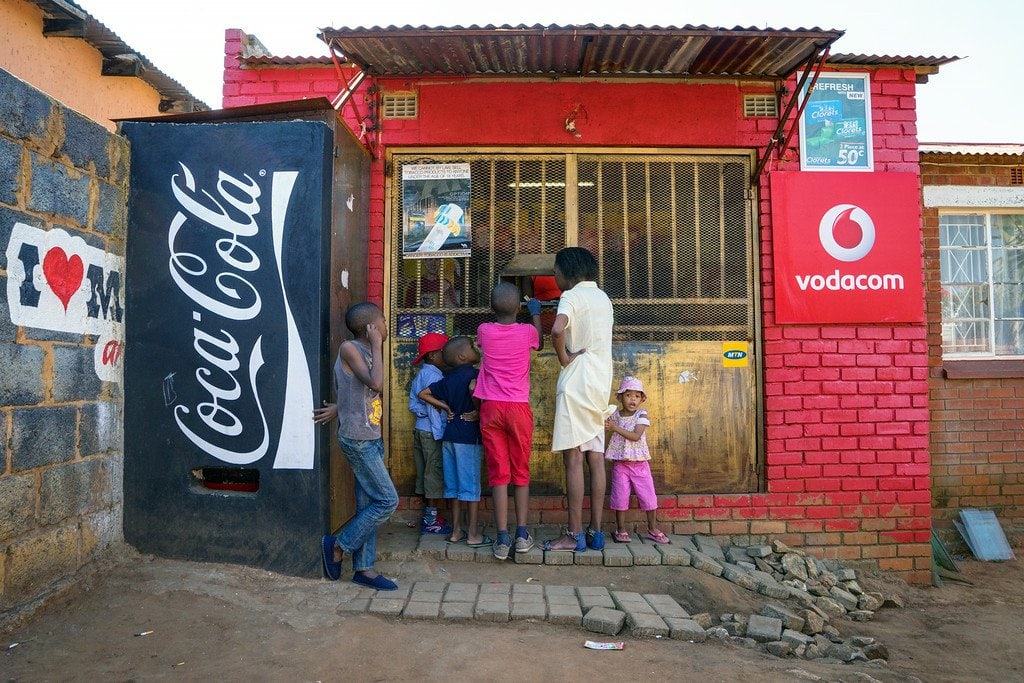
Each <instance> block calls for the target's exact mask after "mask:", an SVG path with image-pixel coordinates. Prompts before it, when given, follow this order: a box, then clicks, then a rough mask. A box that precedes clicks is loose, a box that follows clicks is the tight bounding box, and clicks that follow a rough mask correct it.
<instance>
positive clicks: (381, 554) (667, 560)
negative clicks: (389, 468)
mask: <svg viewBox="0 0 1024 683" xmlns="http://www.w3.org/2000/svg"><path fill="white" fill-rule="evenodd" d="M559 532H560V530H559V528H558V527H543V526H542V527H537V528H536V529H535V530H534V534H535V538H537V539H538V540H537V542H536V545H534V547H533V548H532V549H531V550H529V551H528V552H525V553H512V554H511V555H510V556H509V560H508V561H512V562H516V563H518V564H547V565H573V564H578V565H604V566H605V567H633V566H641V565H676V566H684V567H685V566H689V565H690V563H691V558H692V556H693V553H695V552H697V549H696V547H695V546H694V544H693V541H692V539H691V537H690V536H671V535H670V536H669V538H670V539H671V541H672V542H671V543H668V544H658V543H654V542H653V541H643V540H640V539H638V538H635V537H634V540H633V542H632V543H613V542H612V541H611V535H610V534H608V535H607V536H606V538H607V539H608V543H607V545H605V547H604V549H603V550H586V551H584V552H581V553H567V552H551V551H548V552H545V551H543V550H541V544H542V543H543V539H548V538H555V537H557V536H558V535H559ZM490 533H491V535H492V536H493V535H494V533H493V531H492V532H490ZM377 547H378V550H377V557H378V559H381V560H409V559H415V558H418V557H430V558H433V559H437V560H452V561H457V562H502V560H498V559H496V558H495V557H494V553H493V552H492V550H491V548H490V547H489V546H488V547H483V548H470V547H468V546H467V545H466V544H464V543H448V542H447V539H446V538H445V537H444V536H432V535H421V534H418V533H416V530H415V529H413V530H409V533H406V532H405V529H404V528H397V525H392V528H391V530H390V532H389V533H387V534H384V535H382V536H381V537H380V538H379V539H378V543H377Z"/></svg>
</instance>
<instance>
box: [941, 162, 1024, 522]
mask: <svg viewBox="0 0 1024 683" xmlns="http://www.w3.org/2000/svg"><path fill="white" fill-rule="evenodd" d="M1022 175H1024V155H1007V154H999V155H987V154H969V155H965V154H941V153H937V152H928V153H922V154H921V183H922V185H923V186H926V187H927V186H943V185H945V186H951V185H952V186H969V187H976V188H986V187H990V188H1000V187H1010V186H1012V185H1015V184H1016V185H1018V186H1019V185H1020V183H1021V176H1022ZM1015 176H1016V177H1015ZM991 208H993V209H997V208H999V207H991ZM923 223H924V248H925V283H926V285H927V292H926V302H927V307H928V321H929V322H928V338H927V341H928V371H929V372H928V384H929V396H930V407H931V471H932V516H933V518H934V519H935V521H936V526H951V521H950V520H952V519H955V518H957V517H958V515H959V511H960V510H961V509H962V508H972V507H973V508H985V509H991V510H994V511H995V513H996V516H997V517H998V518H999V519H1000V521H1001V522H1002V524H1003V526H1004V528H1005V530H1006V531H1007V532H1008V533H1015V534H1021V533H1024V359H1022V360H1012V361H1001V365H1003V366H1007V367H1008V369H1010V368H1009V366H1012V368H1014V369H1015V371H1013V369H1010V371H1009V372H1006V371H1003V372H1000V373H998V374H1001V375H1003V376H999V377H985V376H977V377H964V378H958V379H950V378H948V377H946V373H945V371H944V369H943V358H942V301H941V288H940V286H939V283H940V282H941V269H940V266H939V210H938V209H936V208H928V207H925V208H924V210H923ZM981 374H984V373H981Z"/></svg>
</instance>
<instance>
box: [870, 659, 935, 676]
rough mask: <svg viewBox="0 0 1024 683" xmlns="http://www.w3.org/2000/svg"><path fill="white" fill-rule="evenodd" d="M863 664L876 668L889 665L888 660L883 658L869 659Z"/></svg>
mask: <svg viewBox="0 0 1024 683" xmlns="http://www.w3.org/2000/svg"><path fill="white" fill-rule="evenodd" d="M864 666H873V667H875V668H876V669H884V668H886V667H888V666H889V662H887V661H885V660H884V659H869V660H868V663H867V664H865V665H864ZM917 680H918V681H920V680H921V679H920V678H918V679H917Z"/></svg>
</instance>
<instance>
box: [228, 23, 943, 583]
mask: <svg viewBox="0 0 1024 683" xmlns="http://www.w3.org/2000/svg"><path fill="white" fill-rule="evenodd" d="M233 49H234V48H232V47H230V36H229V48H228V52H229V53H230V52H231V51H232V50H233ZM235 61H236V62H237V60H235ZM270 68H271V67H270V66H268V67H267V69H270ZM277 69H278V70H279V71H289V73H290V74H291V76H292V77H298V75H299V74H300V73H302V72H303V71H306V70H303V69H295V68H290V69H285V67H283V66H278V67H277ZM870 73H871V89H872V125H873V138H874V139H873V143H874V150H875V168H876V170H877V171H894V172H918V169H919V167H918V161H917V159H918V157H917V128H916V102H915V93H916V75H915V73H914V71H913V70H912V69H897V68H883V69H876V70H872V71H871V72H870ZM237 77H238V76H236V75H235V74H234V72H233V71H230V70H226V71H225V78H226V79H228V78H237ZM304 77H305V78H312V76H311V75H308V76H304ZM260 78H261V79H264V80H269V79H268V77H267V76H266V75H261V76H260ZM435 80H436V79H378V80H377V82H376V83H375V85H376V86H377V88H379V89H380V90H382V91H386V90H388V89H389V88H393V89H400V90H410V89H411V90H416V89H420V92H421V94H422V97H421V100H420V116H419V118H418V120H417V121H416V122H408V121H406V122H401V121H390V120H389V121H383V122H382V125H383V133H382V135H383V140H384V143H385V145H388V146H395V145H410V146H453V147H458V146H466V147H472V146H478V145H479V146H505V147H508V148H510V149H512V148H514V147H516V146H517V145H524V144H532V145H534V146H536V145H541V146H543V145H552V146H559V145H564V144H566V141H565V139H564V137H565V131H564V130H563V129H562V127H561V122H562V119H564V112H562V114H561V118H559V117H558V116H556V114H558V113H559V111H560V110H559V109H558V107H559V106H562V105H561V103H563V102H565V101H578V102H584V103H585V105H586V107H587V110H588V111H589V112H590V120H591V121H599V120H600V121H602V122H607V123H604V124H602V125H601V126H597V125H592V126H591V127H590V128H588V129H587V131H586V135H587V137H586V141H587V144H593V145H597V146H601V145H606V146H612V145H621V144H623V133H622V131H623V130H629V131H630V135H629V137H628V143H629V144H630V145H633V146H638V147H643V146H652V147H673V146H678V147H708V146H711V147H723V148H728V147H735V148H738V149H745V148H754V149H757V150H758V151H759V152H762V151H763V150H764V148H765V147H766V145H767V143H768V140H769V138H770V137H771V135H772V134H773V133H774V130H775V127H776V125H777V120H775V119H767V118H757V119H745V118H744V117H743V115H742V94H743V93H745V92H764V91H770V88H767V89H766V88H765V87H764V86H763V85H758V84H753V85H750V84H744V85H741V86H737V87H733V88H710V87H708V86H685V85H682V86H676V87H677V88H678V90H675V91H673V90H671V87H670V86H666V85H662V84H650V83H648V84H642V85H633V86H629V85H620V84H618V83H616V84H611V85H600V84H596V83H589V82H581V83H551V84H530V85H529V86H526V85H523V84H522V83H520V82H516V80H515V79H506V80H504V81H503V80H501V79H496V81H495V82H494V83H485V82H483V81H482V80H481V81H480V82H476V81H474V82H473V83H471V84H466V83H462V82H461V81H459V80H458V79H443V81H442V82H435ZM423 85H429V86H430V87H421V86H423ZM788 86H789V91H790V92H794V91H795V86H796V80H795V78H794V79H792V80H791V82H790V83H789V84H788ZM618 87H622V88H624V89H629V88H633V90H630V91H629V92H628V93H617V92H616V93H615V95H614V96H612V95H609V94H607V93H606V92H605V90H602V88H609V89H612V90H614V89H615V88H618ZM687 87H690V88H700V89H701V90H700V94H695V93H690V92H689V91H688V90H687ZM524 88H529V89H531V92H532V94H533V96H534V99H533V100H531V102H532V103H533V106H532V107H531V109H530V110H529V113H530V116H531V117H533V118H530V119H524V118H523V116H525V114H524V110H523V109H522V107H521V106H519V104H518V103H519V102H520V101H522V98H523V97H524V95H523V89H524ZM456 91H458V92H457V93H456ZM641 93H642V94H641ZM682 93H689V96H684V95H683V94H682ZM455 94H458V95H459V96H458V97H457V98H454V95H455ZM485 95H486V96H485ZM446 97H447V98H448V100H450V101H459V102H460V103H461V104H462V107H460V114H459V116H461V118H460V119H458V120H454V119H453V118H452V115H451V112H450V108H449V109H444V108H443V107H442V106H441V104H443V102H444V101H446V99H445V98H446ZM280 99H282V98H280V97H279V93H268V94H265V95H257V96H256V99H255V101H256V102H272V101H279V100H280ZM284 99H287V98H284ZM435 101H436V102H437V103H438V106H434V105H432V104H431V102H435ZM658 102H662V103H664V106H661V107H658V106H652V105H651V103H658ZM245 103H247V104H248V103H251V102H250V101H248V100H246V101H245ZM694 103H699V109H700V110H701V111H703V110H705V109H707V108H709V107H711V108H715V111H716V112H717V111H720V110H721V111H722V115H721V116H715V117H703V118H702V117H699V116H694V117H693V125H690V126H670V125H662V124H663V123H664V122H661V123H659V121H658V120H657V119H658V117H666V116H670V114H669V113H666V112H674V111H677V110H678V109H679V108H680V107H684V106H694ZM225 104H226V105H230V102H229V101H228V99H227V98H226V99H225ZM474 107H476V109H474ZM545 107H547V108H548V109H544V108H545ZM630 107H641V108H644V111H643V112H639V113H638V112H636V111H634V110H632V109H630ZM482 108H486V110H487V112H488V114H487V115H486V116H484V115H482V114H481V113H480V112H481V111H482ZM542 109H543V110H544V112H545V113H546V114H547V115H545V116H542V115H541V114H540V113H538V111H539V110H542ZM549 110H550V111H549ZM534 119H536V120H534ZM463 120H464V121H463ZM623 120H628V126H626V127H624V126H625V124H624V123H623ZM552 122H554V123H552ZM636 122H646V123H636ZM555 124H557V125H555ZM350 125H351V123H350ZM545 126H547V127H545ZM645 126H646V127H645ZM787 129H788V128H787ZM524 131H528V133H524ZM523 135H528V136H532V137H531V139H530V141H529V143H527V142H526V141H525V140H524V139H521V137H522V136H523ZM517 136H518V137H517ZM798 150H799V145H798V144H797V142H796V140H795V139H794V140H793V142H792V144H791V145H790V148H789V150H788V151H787V152H786V155H785V157H784V158H782V159H773V160H772V161H771V162H770V163H769V165H768V167H767V169H766V171H765V173H764V174H763V175H762V178H761V184H760V202H761V204H760V209H759V216H758V220H759V225H760V230H761V233H760V238H761V239H760V241H759V244H760V249H761V253H760V262H761V276H762V283H761V286H762V304H763V311H764V316H763V325H764V340H765V347H764V349H763V362H764V368H765V373H764V406H765V421H766V425H765V428H766V453H765V457H766V462H765V469H764V472H763V474H764V477H765V490H763V491H760V492H752V493H744V494H719V495H663V496H661V497H660V500H661V509H660V510H659V512H658V515H659V519H660V520H661V522H662V524H663V526H665V527H667V528H668V527H670V528H671V529H672V530H673V531H674V532H676V533H700V534H713V535H720V536H733V537H737V538H738V539H749V538H751V537H760V536H772V537H777V538H781V539H783V540H784V541H785V542H787V543H791V544H794V545H799V546H802V547H807V548H810V549H812V551H813V552H815V553H816V554H818V555H821V556H828V557H836V558H842V559H844V560H854V561H856V560H863V561H867V562H870V563H873V564H876V565H877V566H879V567H880V568H882V569H887V570H894V571H900V572H905V574H906V576H907V578H908V579H909V580H912V581H918V582H927V581H929V580H930V568H931V549H930V545H929V538H930V525H931V511H930V500H931V494H930V485H931V484H930V464H929V450H928V444H929V441H928V432H929V418H928V344H927V341H926V326H925V325H924V324H915V325H902V324H901V325H819V326H808V325H800V326H780V325H777V324H776V323H775V316H774V310H775V305H774V281H773V268H772V215H771V195H770V191H769V189H770V188H769V182H768V177H769V175H768V173H769V172H770V171H771V170H773V169H779V170H787V171H788V170H799V158H798ZM384 152H385V150H384V149H381V150H380V152H379V153H378V155H377V156H376V158H375V160H374V162H373V165H372V167H371V174H372V176H371V197H370V199H371V216H370V229H371V232H370V245H369V254H368V259H369V272H370V273H371V278H372V280H371V283H370V290H369V291H370V295H371V298H373V299H374V300H375V301H378V302H380V301H382V300H383V296H384V283H383V271H384V268H383V264H384V258H385V256H384V251H383V249H384V209H385V206H384V204H385V182H386V181H385V178H386V168H385V164H384ZM418 505H419V501H417V500H416V499H414V498H403V500H402V501H401V503H400V506H401V507H403V508H410V509H413V508H416V507H417V506H418ZM488 505H489V502H488V501H485V502H484V506H483V507H484V509H485V510H486V509H488ZM608 519H611V517H610V516H609V517H608ZM565 520H566V511H565V500H564V498H562V497H537V498H534V499H532V500H531V515H530V522H531V523H553V524H558V523H564V521H565Z"/></svg>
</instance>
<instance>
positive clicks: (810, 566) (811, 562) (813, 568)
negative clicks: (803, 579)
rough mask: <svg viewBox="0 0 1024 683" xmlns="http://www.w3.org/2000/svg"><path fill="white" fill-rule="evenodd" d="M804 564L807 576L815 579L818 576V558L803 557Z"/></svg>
mask: <svg viewBox="0 0 1024 683" xmlns="http://www.w3.org/2000/svg"><path fill="white" fill-rule="evenodd" d="M804 564H805V565H806V566H807V578H809V579H815V578H817V577H818V560H816V559H815V558H813V557H805V558H804Z"/></svg>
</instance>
